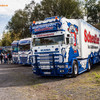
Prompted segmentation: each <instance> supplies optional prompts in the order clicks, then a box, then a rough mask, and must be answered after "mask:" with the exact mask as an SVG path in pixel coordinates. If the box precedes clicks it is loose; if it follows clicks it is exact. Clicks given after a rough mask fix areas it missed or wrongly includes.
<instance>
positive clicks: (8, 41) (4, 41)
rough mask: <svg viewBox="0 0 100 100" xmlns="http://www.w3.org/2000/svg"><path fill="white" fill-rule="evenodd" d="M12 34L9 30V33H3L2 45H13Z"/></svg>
mask: <svg viewBox="0 0 100 100" xmlns="http://www.w3.org/2000/svg"><path fill="white" fill-rule="evenodd" d="M10 35H11V34H10V33H9V32H7V33H3V38H2V40H1V41H0V42H1V43H0V44H1V46H11V43H12V41H11V36H10Z"/></svg>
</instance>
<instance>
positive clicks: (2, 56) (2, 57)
mask: <svg viewBox="0 0 100 100" xmlns="http://www.w3.org/2000/svg"><path fill="white" fill-rule="evenodd" d="M2 60H3V54H2V53H1V63H2Z"/></svg>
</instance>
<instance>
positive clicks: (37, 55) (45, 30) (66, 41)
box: [31, 17, 79, 76]
mask: <svg viewBox="0 0 100 100" xmlns="http://www.w3.org/2000/svg"><path fill="white" fill-rule="evenodd" d="M31 32H32V38H33V44H32V45H33V48H32V51H33V57H32V58H33V60H32V66H33V73H35V74H37V75H41V76H47V75H49V76H62V75H66V74H68V73H70V72H71V69H70V66H69V64H70V63H71V61H70V59H69V52H70V50H72V56H73V54H74V56H75V57H77V56H78V55H79V53H78V51H77V46H76V44H77V43H76V40H75V35H74V34H70V32H68V25H67V21H66V20H65V18H58V17H50V18H46V19H45V20H44V21H39V22H36V23H34V22H33V25H32V27H31ZM73 37H74V38H73ZM72 47H74V49H75V50H73V48H72Z"/></svg>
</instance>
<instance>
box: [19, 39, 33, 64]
mask: <svg viewBox="0 0 100 100" xmlns="http://www.w3.org/2000/svg"><path fill="white" fill-rule="evenodd" d="M31 46H32V38H25V39H21V40H20V41H19V51H18V54H19V64H22V65H31V56H32V50H31Z"/></svg>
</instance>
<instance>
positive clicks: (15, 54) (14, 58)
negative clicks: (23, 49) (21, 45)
mask: <svg viewBox="0 0 100 100" xmlns="http://www.w3.org/2000/svg"><path fill="white" fill-rule="evenodd" d="M18 42H19V41H13V42H12V44H11V47H12V62H13V63H14V64H18V63H19V56H18Z"/></svg>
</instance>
